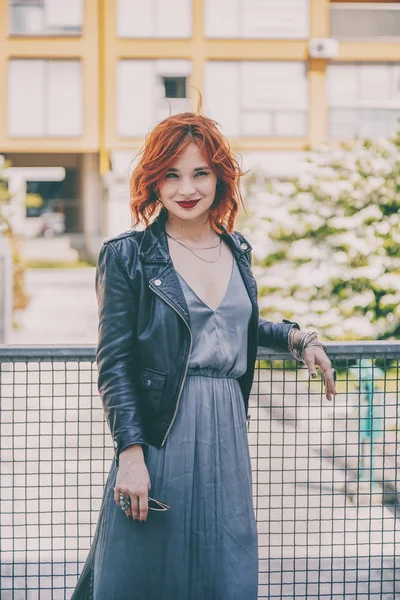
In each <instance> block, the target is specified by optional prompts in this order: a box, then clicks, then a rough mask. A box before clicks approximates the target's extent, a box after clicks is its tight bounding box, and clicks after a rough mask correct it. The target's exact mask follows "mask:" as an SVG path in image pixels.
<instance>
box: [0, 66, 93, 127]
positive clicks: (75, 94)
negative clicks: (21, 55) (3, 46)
mask: <svg viewBox="0 0 400 600" xmlns="http://www.w3.org/2000/svg"><path fill="white" fill-rule="evenodd" d="M82 103H83V102H82V73H81V64H80V62H79V60H29V59H28V60H19V59H17V60H11V61H10V62H9V65H8V110H7V125H8V135H9V136H10V137H52V136H59V137H77V136H79V135H81V133H82Z"/></svg>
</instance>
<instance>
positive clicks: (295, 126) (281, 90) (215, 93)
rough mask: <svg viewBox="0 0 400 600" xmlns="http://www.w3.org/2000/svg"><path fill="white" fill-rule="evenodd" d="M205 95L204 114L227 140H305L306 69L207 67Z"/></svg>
mask: <svg viewBox="0 0 400 600" xmlns="http://www.w3.org/2000/svg"><path fill="white" fill-rule="evenodd" d="M227 90H229V95H228V94H227ZM204 92H205V107H206V112H207V114H209V115H210V116H211V117H212V118H214V119H215V120H216V121H217V122H218V123H219V124H220V125H221V127H222V129H223V131H224V133H225V134H226V135H229V136H234V137H238V136H254V137H258V136H264V137H265V136H266V137H304V136H306V135H307V119H308V83H307V77H306V66H305V64H304V63H301V62H273V61H268V62H267V61H257V62H255V61H254V62H253V61H241V62H233V61H223V62H222V61H221V62H220V61H215V62H214V61H213V62H208V63H206V66H205V90H204Z"/></svg>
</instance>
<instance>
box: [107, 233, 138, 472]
mask: <svg viewBox="0 0 400 600" xmlns="http://www.w3.org/2000/svg"><path fill="white" fill-rule="evenodd" d="M96 295H97V303H98V312H99V326H98V345H97V354H96V360H97V369H98V390H99V394H100V397H101V400H102V403H103V408H104V412H105V415H106V418H107V422H108V426H109V428H110V431H111V435H112V438H113V442H114V448H115V458H116V463H117V465H118V464H119V455H120V453H121V452H122V451H123V450H125V448H127V447H128V446H131V445H132V444H143V445H147V443H146V441H145V439H144V435H143V430H142V423H141V418H140V411H139V401H138V400H139V399H138V391H137V388H136V384H135V377H134V373H135V339H136V337H135V336H136V310H137V299H136V296H135V293H134V290H133V289H132V286H131V283H130V281H129V279H128V275H127V273H126V271H125V269H124V267H123V264H122V261H121V259H120V257H119V254H118V252H117V250H116V248H114V246H113V245H111V244H109V243H105V244H103V247H102V249H101V251H100V254H99V258H98V262H97V270H96Z"/></svg>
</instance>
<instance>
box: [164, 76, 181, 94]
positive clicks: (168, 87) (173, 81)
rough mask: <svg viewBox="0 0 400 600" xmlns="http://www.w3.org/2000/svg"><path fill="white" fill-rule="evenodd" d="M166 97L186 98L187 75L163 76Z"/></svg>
mask: <svg viewBox="0 0 400 600" xmlns="http://www.w3.org/2000/svg"><path fill="white" fill-rule="evenodd" d="M162 79H163V81H164V88H165V97H166V98H186V77H163V78H162Z"/></svg>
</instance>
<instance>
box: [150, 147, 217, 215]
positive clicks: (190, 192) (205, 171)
mask: <svg viewBox="0 0 400 600" xmlns="http://www.w3.org/2000/svg"><path fill="white" fill-rule="evenodd" d="M216 186H217V176H216V174H215V173H214V172H213V171H212V170H211V169H210V168H209V166H208V165H207V161H206V159H205V158H204V156H203V154H202V152H201V151H200V149H199V147H198V146H197V145H196V144H195V143H193V142H192V143H190V144H189V145H188V146H187V148H185V150H184V151H183V152H182V154H181V155H180V156H179V157H178V158H177V160H176V161H175V162H174V163H173V164H172V165H171V167H170V168H169V169H168V171H167V173H166V174H165V175H164V177H163V178H162V179H161V180H160V181H159V182H158V192H159V196H160V200H161V202H162V203H163V205H164V206H165V208H166V209H167V211H168V214H169V215H173V216H174V217H176V218H179V219H184V220H188V219H196V218H198V217H200V216H201V215H203V214H204V213H208V211H209V209H210V206H211V205H212V203H213V202H214V198H215V192H216Z"/></svg>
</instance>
